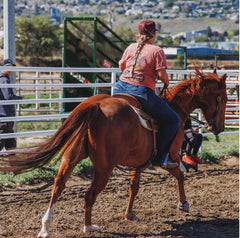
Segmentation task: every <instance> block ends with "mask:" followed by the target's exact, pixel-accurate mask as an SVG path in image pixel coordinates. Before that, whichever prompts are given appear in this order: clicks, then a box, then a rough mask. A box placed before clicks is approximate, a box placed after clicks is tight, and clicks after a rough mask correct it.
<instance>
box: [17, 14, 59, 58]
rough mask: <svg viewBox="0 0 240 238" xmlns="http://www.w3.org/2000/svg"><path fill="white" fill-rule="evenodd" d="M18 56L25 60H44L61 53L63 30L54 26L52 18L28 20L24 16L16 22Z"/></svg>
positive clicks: (37, 17) (41, 16) (33, 17)
mask: <svg viewBox="0 0 240 238" xmlns="http://www.w3.org/2000/svg"><path fill="white" fill-rule="evenodd" d="M15 27H16V54H17V55H18V56H21V57H23V59H25V60H27V59H30V62H34V59H38V58H43V57H47V56H53V54H54V53H56V52H61V48H62V42H63V30H62V29H61V28H60V26H59V25H58V24H54V25H53V24H52V21H51V20H50V16H46V15H40V16H31V17H30V18H28V17H27V16H25V15H23V16H22V17H21V18H19V19H17V20H16V23H15Z"/></svg>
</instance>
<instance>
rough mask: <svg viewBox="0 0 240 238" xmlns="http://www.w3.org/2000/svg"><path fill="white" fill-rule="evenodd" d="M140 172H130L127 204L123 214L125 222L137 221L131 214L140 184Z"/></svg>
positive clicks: (133, 214) (132, 213)
mask: <svg viewBox="0 0 240 238" xmlns="http://www.w3.org/2000/svg"><path fill="white" fill-rule="evenodd" d="M140 176H141V172H140V171H139V170H132V171H131V179H130V188H129V202H128V206H127V209H126V212H125V219H126V220H137V219H138V218H137V216H136V215H135V213H134V212H133V210H132V208H133V202H134V198H135V197H136V195H137V193H138V190H139V182H140Z"/></svg>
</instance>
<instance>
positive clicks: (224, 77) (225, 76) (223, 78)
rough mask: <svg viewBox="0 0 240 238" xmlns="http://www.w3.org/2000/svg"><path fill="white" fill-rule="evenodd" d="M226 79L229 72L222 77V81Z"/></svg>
mask: <svg viewBox="0 0 240 238" xmlns="http://www.w3.org/2000/svg"><path fill="white" fill-rule="evenodd" d="M226 79H227V74H224V75H223V76H222V77H221V81H222V82H225V81H226Z"/></svg>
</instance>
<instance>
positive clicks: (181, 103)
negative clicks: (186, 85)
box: [167, 95, 197, 121]
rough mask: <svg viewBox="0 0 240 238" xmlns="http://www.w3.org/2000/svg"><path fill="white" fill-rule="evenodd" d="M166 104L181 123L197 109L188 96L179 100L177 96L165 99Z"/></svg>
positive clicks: (193, 101)
mask: <svg viewBox="0 0 240 238" xmlns="http://www.w3.org/2000/svg"><path fill="white" fill-rule="evenodd" d="M167 102H168V103H169V105H170V106H171V107H172V108H173V109H174V110H175V111H176V112H177V113H178V115H179V116H180V118H181V119H182V120H183V121H185V120H186V119H187V118H188V117H189V115H190V113H191V112H193V111H194V110H195V109H196V108H197V106H196V103H195V100H194V99H193V97H190V96H189V95H184V96H181V99H179V97H178V95H173V96H170V97H168V98H167Z"/></svg>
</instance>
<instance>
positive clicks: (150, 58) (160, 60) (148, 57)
mask: <svg viewBox="0 0 240 238" xmlns="http://www.w3.org/2000/svg"><path fill="white" fill-rule="evenodd" d="M137 45H138V44H137V43H133V44H131V45H129V46H128V47H127V49H126V50H125V52H124V54H123V56H122V59H121V60H120V61H119V66H120V67H122V68H123V73H122V75H121V77H120V79H121V80H122V81H124V82H127V83H130V84H134V85H140V86H145V87H148V88H151V89H153V90H155V87H156V79H157V76H158V70H160V69H163V68H164V69H166V68H167V61H166V56H165V54H164V52H163V50H162V49H161V48H160V47H158V46H155V45H152V44H149V43H146V44H145V45H144V46H143V48H142V50H141V53H140V55H139V56H138V59H137V63H136V66H135V69H134V71H133V74H131V69H132V67H133V64H134V55H135V52H136V50H137Z"/></svg>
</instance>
